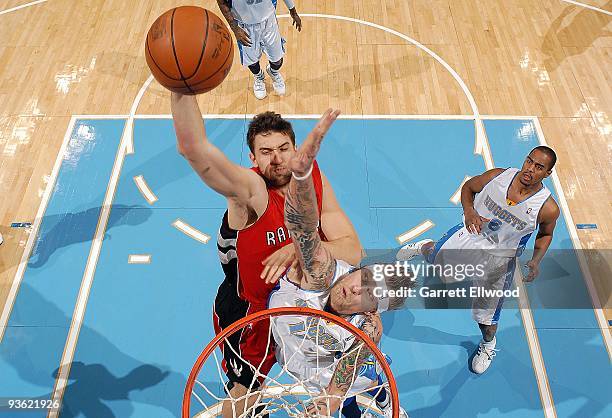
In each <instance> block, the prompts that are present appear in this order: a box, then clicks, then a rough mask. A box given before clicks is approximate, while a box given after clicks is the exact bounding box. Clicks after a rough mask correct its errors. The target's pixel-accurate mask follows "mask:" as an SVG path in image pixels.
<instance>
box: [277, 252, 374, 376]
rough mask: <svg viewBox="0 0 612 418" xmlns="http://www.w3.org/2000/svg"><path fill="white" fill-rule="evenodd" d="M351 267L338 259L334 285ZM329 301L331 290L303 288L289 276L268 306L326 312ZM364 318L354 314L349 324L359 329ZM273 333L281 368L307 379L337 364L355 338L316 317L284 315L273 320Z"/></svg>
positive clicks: (283, 279) (340, 328) (283, 280)
mask: <svg viewBox="0 0 612 418" xmlns="http://www.w3.org/2000/svg"><path fill="white" fill-rule="evenodd" d="M351 269H352V266H351V265H349V264H348V263H346V262H344V261H342V260H337V261H336V270H335V272H334V278H333V280H332V285H333V283H335V282H336V281H337V280H338V279H339V278H340V277H341V276H342V275H344V274H346V273H348V272H349V271H350V270H351ZM328 299H329V292H328V291H321V292H319V291H311V290H304V289H301V288H300V287H299V286H297V285H295V284H293V283H292V282H290V281H289V280H288V279H287V277H286V275H285V276H284V277H283V278H282V279H281V280H280V281H279V283H278V284H277V286H276V287H275V289H274V290H273V291H272V293H271V294H270V300H269V302H268V307H270V308H278V307H282V306H297V307H308V308H313V309H319V310H324V309H325V306H326V305H327V301H328ZM363 320H364V317H363V315H353V316H352V317H351V318H350V319H349V322H350V323H352V324H353V325H355V326H356V327H360V326H361V325H362V323H363ZM272 334H273V335H274V340H275V341H276V345H277V347H276V359H277V361H278V362H279V364H280V365H281V366H286V367H287V369H288V370H290V371H292V372H293V373H296V374H297V375H299V376H300V377H301V378H302V379H308V378H309V377H312V376H313V373H316V371H314V369H317V368H319V369H320V368H325V367H329V366H331V365H333V364H334V362H335V360H336V358H337V357H336V356H337V355H338V354H341V353H344V352H346V351H347V350H348V349H349V348H350V347H351V345H352V344H353V342H354V341H355V337H354V336H353V334H351V333H350V332H349V331H347V330H345V329H344V328H343V327H341V326H339V325H336V324H331V323H328V322H326V321H324V320H320V319H319V318H316V317H308V316H292V315H283V316H279V317H276V318H274V319H273V320H272Z"/></svg>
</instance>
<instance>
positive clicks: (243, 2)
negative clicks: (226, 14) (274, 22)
mask: <svg viewBox="0 0 612 418" xmlns="http://www.w3.org/2000/svg"><path fill="white" fill-rule="evenodd" d="M274 13H276V1H273V0H232V14H233V15H234V17H235V18H236V19H237V20H239V21H240V22H242V23H246V24H249V25H252V24H255V23H261V22H263V21H265V20H266V19H267V18H268V17H270V16H271V15H272V14H274Z"/></svg>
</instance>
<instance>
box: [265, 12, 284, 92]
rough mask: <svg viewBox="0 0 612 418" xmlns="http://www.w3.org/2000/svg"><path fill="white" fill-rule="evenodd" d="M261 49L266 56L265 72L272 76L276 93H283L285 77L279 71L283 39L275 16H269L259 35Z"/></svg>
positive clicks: (282, 55)
mask: <svg viewBox="0 0 612 418" xmlns="http://www.w3.org/2000/svg"><path fill="white" fill-rule="evenodd" d="M261 39H262V45H263V50H264V52H265V53H266V55H267V56H268V61H269V63H268V66H267V67H266V71H267V73H268V74H269V75H270V78H272V86H273V87H274V91H275V92H276V94H278V95H281V96H282V95H283V94H285V91H286V88H285V79H284V78H283V76H282V75H281V73H280V69H281V67H282V65H283V57H284V56H285V40H284V39H283V37H282V36H281V33H280V29H279V27H278V22H277V20H276V16H270V17H269V18H268V20H267V21H266V27H265V29H264V32H263V33H262V36H261Z"/></svg>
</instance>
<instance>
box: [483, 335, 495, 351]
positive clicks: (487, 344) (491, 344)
mask: <svg viewBox="0 0 612 418" xmlns="http://www.w3.org/2000/svg"><path fill="white" fill-rule="evenodd" d="M496 342H497V339H496V338H495V337H493V339H492V340H491V341H485V340H484V338H483V339H482V345H484V347H485V348H486V349H487V350H493V349H494V348H495V343H496Z"/></svg>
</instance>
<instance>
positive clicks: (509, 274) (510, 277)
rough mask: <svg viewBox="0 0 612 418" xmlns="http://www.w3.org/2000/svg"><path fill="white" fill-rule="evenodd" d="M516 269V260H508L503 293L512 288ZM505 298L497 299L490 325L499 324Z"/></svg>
mask: <svg viewBox="0 0 612 418" xmlns="http://www.w3.org/2000/svg"><path fill="white" fill-rule="evenodd" d="M515 267H516V258H512V259H510V261H509V262H508V268H507V269H506V274H505V276H506V278H505V281H504V291H506V290H508V289H510V287H511V286H512V282H513V281H514V269H515ZM504 300H505V297H501V298H499V301H498V302H497V307H496V308H495V313H494V314H493V319H491V324H492V325H494V324H497V322H499V317H500V315H501V310H502V306H503V305H504Z"/></svg>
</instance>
